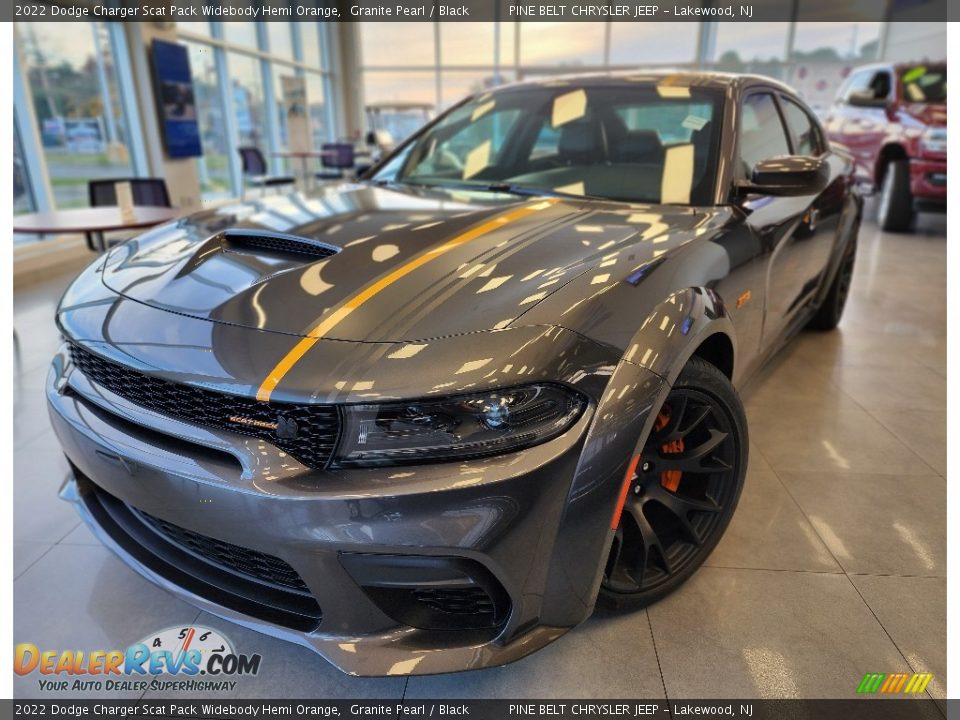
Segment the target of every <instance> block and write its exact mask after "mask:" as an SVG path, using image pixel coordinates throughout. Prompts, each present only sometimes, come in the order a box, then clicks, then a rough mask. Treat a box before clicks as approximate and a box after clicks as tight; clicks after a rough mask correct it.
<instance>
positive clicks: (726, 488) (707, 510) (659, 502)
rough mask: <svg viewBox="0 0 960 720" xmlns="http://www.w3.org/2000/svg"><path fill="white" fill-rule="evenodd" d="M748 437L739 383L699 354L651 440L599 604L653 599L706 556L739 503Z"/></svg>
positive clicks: (632, 605) (636, 604)
mask: <svg viewBox="0 0 960 720" xmlns="http://www.w3.org/2000/svg"><path fill="white" fill-rule="evenodd" d="M721 436H722V437H721ZM678 443H679V444H678ZM691 445H692V447H693V449H692V450H691V449H690V447H691ZM748 445H749V444H748V438H747V420H746V416H745V415H744V412H743V404H742V403H741V402H740V397H739V396H738V395H737V392H736V390H735V389H734V388H733V385H732V384H731V383H730V381H729V380H728V379H727V377H726V376H725V375H724V374H723V373H722V372H720V371H719V370H718V369H717V368H716V367H715V366H713V365H711V364H710V363H708V362H706V361H704V360H702V359H700V358H698V357H694V358H692V359H691V360H690V362H689V363H688V364H687V366H686V367H685V368H684V369H683V371H682V372H681V373H680V377H679V378H677V381H676V383H674V385H673V387H672V388H671V390H670V393H669V395H668V396H667V399H666V400H665V401H664V403H663V407H661V409H660V411H659V413H658V417H657V420H656V421H655V423H654V428H653V430H651V432H650V435H649V437H648V438H647V440H646V443H645V444H644V448H643V451H642V452H641V456H640V460H639V462H638V463H637V469H636V472H635V473H634V476H633V479H632V480H631V487H630V489H629V490H628V492H627V500H626V504H625V505H624V508H623V512H622V514H621V517H620V523H619V526H618V527H617V530H616V533H615V535H614V540H613V545H612V546H611V549H610V555H609V557H608V558H607V561H606V566H605V568H604V572H603V580H602V582H601V585H600V594H599V596H598V598H597V606H598V607H600V608H605V609H613V610H635V609H639V608H642V607H646V606H647V605H650V604H651V603H653V602H656V601H657V600H659V599H660V598H662V597H664V596H665V595H667V594H669V593H671V592H673V591H674V590H675V589H676V588H677V587H679V586H680V585H681V584H683V582H684V581H686V580H687V579H688V578H689V577H690V576H691V575H692V574H693V573H694V571H696V569H697V568H698V567H700V565H701V564H703V561H704V560H706V559H707V556H709V555H710V553H711V552H712V551H713V548H714V547H716V545H717V543H718V542H719V540H720V538H721V537H722V536H723V533H724V531H726V529H727V526H728V525H729V524H730V518H731V517H733V512H734V510H735V509H736V507H737V502H738V501H739V499H740V493H741V491H742V490H743V481H744V476H745V475H746V470H747V453H748ZM678 470H679V473H678V474H672V473H677V472H678ZM641 568H642V569H641Z"/></svg>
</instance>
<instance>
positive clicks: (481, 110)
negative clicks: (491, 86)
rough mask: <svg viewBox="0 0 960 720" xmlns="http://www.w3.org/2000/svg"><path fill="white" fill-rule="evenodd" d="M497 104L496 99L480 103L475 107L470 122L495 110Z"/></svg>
mask: <svg viewBox="0 0 960 720" xmlns="http://www.w3.org/2000/svg"><path fill="white" fill-rule="evenodd" d="M496 104H497V101H496V100H491V101H489V102H485V103H484V104H483V105H478V106H477V107H475V108H474V110H473V112H472V113H471V114H470V122H476V121H477V120H479V119H480V118H482V117H483V116H484V115H486V114H487V113H488V112H490V111H491V110H493V108H494V106H495V105H496Z"/></svg>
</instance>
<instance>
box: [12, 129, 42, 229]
mask: <svg viewBox="0 0 960 720" xmlns="http://www.w3.org/2000/svg"><path fill="white" fill-rule="evenodd" d="M14 112H16V110H14ZM29 173H30V171H29V169H28V168H27V162H26V158H25V157H24V153H23V144H22V143H21V142H20V130H19V128H18V127H17V125H16V123H14V126H13V214H14V215H20V214H22V213H28V212H33V211H34V210H36V209H37V204H36V202H35V201H34V198H33V189H32V188H31V187H30V174H29Z"/></svg>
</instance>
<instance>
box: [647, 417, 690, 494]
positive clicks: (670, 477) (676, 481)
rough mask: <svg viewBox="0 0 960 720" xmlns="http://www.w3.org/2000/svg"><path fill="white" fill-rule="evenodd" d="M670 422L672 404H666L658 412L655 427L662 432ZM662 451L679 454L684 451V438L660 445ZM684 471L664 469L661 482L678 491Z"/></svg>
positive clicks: (668, 488)
mask: <svg viewBox="0 0 960 720" xmlns="http://www.w3.org/2000/svg"><path fill="white" fill-rule="evenodd" d="M669 423H670V406H669V405H664V406H663V407H662V408H660V412H659V413H658V414H657V419H656V421H655V422H654V424H653V429H654V430H655V431H656V432H660V431H661V430H663V429H664V428H665V427H666V426H667V425H668V424H669ZM660 452H661V453H663V454H664V455H679V454H680V453H682V452H683V438H677V439H676V440H671V441H670V442H668V443H664V444H663V445H661V446H660ZM682 477H683V472H682V471H680V470H663V471H661V472H660V484H661V485H662V486H663V487H664V489H666V490H669V491H670V492H677V490H679V489H680V479H681V478H682Z"/></svg>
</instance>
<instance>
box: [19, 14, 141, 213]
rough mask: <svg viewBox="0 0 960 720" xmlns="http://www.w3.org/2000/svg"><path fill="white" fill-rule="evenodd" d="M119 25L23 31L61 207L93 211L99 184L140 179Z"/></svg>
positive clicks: (48, 25) (37, 26) (47, 25)
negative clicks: (92, 186) (92, 187)
mask: <svg viewBox="0 0 960 720" xmlns="http://www.w3.org/2000/svg"><path fill="white" fill-rule="evenodd" d="M118 30H119V28H118V27H117V26H116V25H115V24H113V23H110V24H108V23H102V22H91V23H57V22H26V23H18V24H17V32H18V33H19V42H20V47H21V50H22V57H23V61H24V73H25V75H26V78H25V79H26V81H27V83H28V84H29V87H30V90H31V94H32V96H33V117H34V119H35V122H36V126H37V132H38V135H39V138H40V143H41V147H42V151H43V154H44V158H45V159H46V165H47V171H48V173H49V177H50V187H51V190H52V193H53V198H52V200H53V205H54V206H55V207H57V208H60V209H64V208H75V207H85V206H87V205H88V204H89V203H88V199H87V182H88V181H89V180H90V179H93V178H114V177H127V176H130V175H135V174H137V173H136V169H135V168H134V164H133V162H132V160H131V154H132V150H131V142H130V140H131V138H130V133H129V130H128V127H127V118H126V113H125V110H124V101H125V100H126V98H124V97H122V95H121V89H120V83H119V81H118V77H117V69H116V65H115V62H114V58H115V57H117V52H116V48H117V37H116V34H117V31H118Z"/></svg>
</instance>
